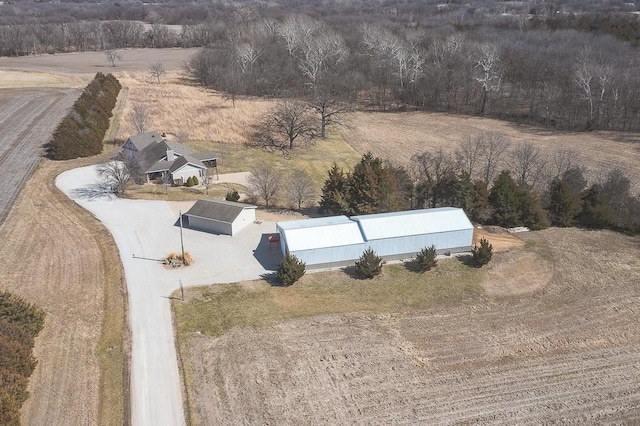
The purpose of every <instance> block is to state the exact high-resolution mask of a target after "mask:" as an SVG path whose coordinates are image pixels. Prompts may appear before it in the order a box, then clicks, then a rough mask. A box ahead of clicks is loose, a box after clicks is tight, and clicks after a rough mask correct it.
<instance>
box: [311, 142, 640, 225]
mask: <svg viewBox="0 0 640 426" xmlns="http://www.w3.org/2000/svg"><path fill="white" fill-rule="evenodd" d="M630 189H631V183H630V180H629V179H628V178H627V177H626V176H625V175H624V173H622V172H621V171H620V170H617V169H616V170H613V171H610V172H609V173H608V174H607V175H606V176H605V177H604V178H603V179H601V180H600V181H599V182H596V183H593V184H592V185H590V186H587V181H586V179H585V178H584V176H583V172H582V169H581V168H579V167H573V168H571V169H569V170H567V171H566V172H564V173H563V174H562V175H561V176H559V177H557V178H555V179H554V180H553V181H551V182H550V184H549V186H548V188H547V190H546V191H544V192H542V193H540V192H539V191H534V190H532V189H531V188H529V187H528V186H526V185H519V184H518V183H517V182H516V181H515V180H514V179H513V177H512V176H511V173H510V172H509V171H507V170H505V171H503V172H501V173H500V174H499V175H498V177H497V178H496V179H495V180H494V181H493V182H492V183H491V186H490V187H489V186H488V185H487V183H485V182H483V181H481V180H475V181H474V180H472V179H471V177H470V176H469V174H468V173H466V172H459V173H458V174H455V173H450V174H449V175H447V176H445V177H444V178H441V179H439V180H438V181H437V182H433V181H427V180H422V181H421V180H417V181H416V180H412V179H411V178H410V176H409V173H407V171H406V170H404V169H403V168H401V167H395V166H391V165H388V164H385V163H384V162H383V161H382V160H381V159H380V158H374V157H373V156H372V155H371V154H370V153H368V154H365V155H364V156H363V157H362V159H361V160H360V162H359V163H358V164H357V165H356V166H355V167H354V168H353V170H351V171H349V172H346V173H345V172H344V170H343V169H341V168H339V167H338V166H337V165H335V164H334V165H333V167H332V168H331V170H329V174H328V177H327V179H326V181H325V183H324V187H323V189H322V197H321V200H320V210H321V211H322V212H323V213H325V214H345V215H348V216H350V215H358V214H371V213H383V212H390V211H400V210H406V209H413V208H421V207H440V206H452V207H460V208H462V209H464V210H465V212H466V213H467V214H468V215H469V216H470V217H471V219H472V220H474V221H475V222H479V223H484V224H495V225H499V226H504V227H514V226H527V227H529V228H530V229H533V230H539V229H544V228H547V227H549V226H550V225H555V226H574V225H580V226H584V227H588V228H607V229H615V230H619V231H623V232H628V233H639V232H640V199H639V198H638V197H634V196H633V195H632V194H631V192H630Z"/></svg>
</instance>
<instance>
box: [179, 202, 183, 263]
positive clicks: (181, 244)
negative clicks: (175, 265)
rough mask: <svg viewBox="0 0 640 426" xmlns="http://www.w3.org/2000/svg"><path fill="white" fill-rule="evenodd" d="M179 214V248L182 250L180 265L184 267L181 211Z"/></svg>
mask: <svg viewBox="0 0 640 426" xmlns="http://www.w3.org/2000/svg"><path fill="white" fill-rule="evenodd" d="M178 213H180V247H181V248H182V264H183V265H184V240H183V239H182V211H178Z"/></svg>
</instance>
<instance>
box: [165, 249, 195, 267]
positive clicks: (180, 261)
mask: <svg viewBox="0 0 640 426" xmlns="http://www.w3.org/2000/svg"><path fill="white" fill-rule="evenodd" d="M163 263H164V264H165V265H169V266H181V265H183V266H189V265H191V264H193V258H192V257H191V254H190V253H189V252H188V251H185V252H184V258H183V257H182V255H181V254H179V253H175V252H171V253H169V255H167V257H165V258H164V262H163Z"/></svg>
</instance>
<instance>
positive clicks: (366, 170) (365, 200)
mask: <svg viewBox="0 0 640 426" xmlns="http://www.w3.org/2000/svg"><path fill="white" fill-rule="evenodd" d="M383 179H384V172H383V170H382V160H380V159H379V158H374V157H373V155H372V154H371V153H370V152H368V153H366V154H365V155H363V156H362V159H361V160H360V162H359V163H358V164H356V166H355V167H354V168H353V171H352V172H351V175H350V179H349V180H350V187H351V191H350V192H349V198H348V202H349V206H350V207H351V209H352V210H353V212H354V213H355V214H371V213H378V210H379V209H378V207H379V206H380V204H381V195H382V194H381V185H382V182H383Z"/></svg>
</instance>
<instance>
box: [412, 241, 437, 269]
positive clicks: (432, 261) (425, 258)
mask: <svg viewBox="0 0 640 426" xmlns="http://www.w3.org/2000/svg"><path fill="white" fill-rule="evenodd" d="M436 256H437V253H436V246H434V245H432V246H431V247H425V248H423V249H422V250H420V252H419V253H418V254H417V255H416V262H418V266H420V269H421V270H422V271H423V272H424V271H429V270H430V269H431V268H435V267H436V265H437V264H438V261H437V260H436Z"/></svg>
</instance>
